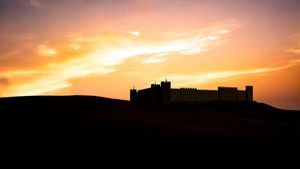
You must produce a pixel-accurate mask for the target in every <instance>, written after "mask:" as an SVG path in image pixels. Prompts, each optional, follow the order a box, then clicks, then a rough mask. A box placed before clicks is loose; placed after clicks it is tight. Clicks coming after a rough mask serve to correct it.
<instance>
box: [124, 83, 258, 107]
mask: <svg viewBox="0 0 300 169" xmlns="http://www.w3.org/2000/svg"><path fill="white" fill-rule="evenodd" d="M130 101H131V102H133V103H150V104H169V103H172V102H208V101H248V102H250V101H253V86H246V89H245V90H238V88H237V87H218V90H202V89H201V90H199V89H196V88H178V89H173V88H171V82H168V81H167V80H166V81H163V82H161V84H152V85H151V87H150V88H146V89H141V90H137V89H135V88H133V89H131V90H130Z"/></svg>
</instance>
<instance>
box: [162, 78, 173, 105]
mask: <svg viewBox="0 0 300 169" xmlns="http://www.w3.org/2000/svg"><path fill="white" fill-rule="evenodd" d="M160 86H161V89H162V103H163V104H168V103H170V102H171V82H168V81H167V80H166V81H164V82H161V84H160Z"/></svg>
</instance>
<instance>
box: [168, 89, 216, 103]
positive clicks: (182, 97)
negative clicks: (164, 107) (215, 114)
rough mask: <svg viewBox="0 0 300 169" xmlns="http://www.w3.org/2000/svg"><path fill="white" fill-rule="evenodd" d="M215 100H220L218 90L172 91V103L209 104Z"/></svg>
mask: <svg viewBox="0 0 300 169" xmlns="http://www.w3.org/2000/svg"><path fill="white" fill-rule="evenodd" d="M213 100H218V91H216V90H196V89H172V90H171V102H207V101H213Z"/></svg>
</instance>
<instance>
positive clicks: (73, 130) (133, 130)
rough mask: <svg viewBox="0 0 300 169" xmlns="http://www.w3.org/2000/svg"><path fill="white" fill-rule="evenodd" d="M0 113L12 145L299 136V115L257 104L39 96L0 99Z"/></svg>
mask: <svg viewBox="0 0 300 169" xmlns="http://www.w3.org/2000/svg"><path fill="white" fill-rule="evenodd" d="M0 114H1V125H2V129H3V130H4V131H3V132H4V135H5V136H6V137H4V138H7V139H8V140H10V141H12V140H13V141H16V140H31V141H32V140H39V141H45V140H46V141H51V142H61V141H67V142H70V141H78V142H79V141H80V142H82V141H83V142H85V143H87V142H89V143H97V144H100V143H109V144H111V143H113V144H128V143H130V144H144V143H151V144H153V143H154V144H155V143H166V144H170V143H171V144H176V143H193V144H200V143H287V142H289V143H290V142H295V143H296V142H298V141H299V139H298V137H299V136H300V111H288V110H280V109H276V108H273V107H271V106H269V105H266V104H262V103H257V102H251V103H247V102H235V103H233V102H209V103H202V104H188V103H180V104H171V105H156V106H153V105H135V104H131V103H130V102H128V101H122V100H113V99H107V98H101V97H91V96H35V97H14V98H1V99H0Z"/></svg>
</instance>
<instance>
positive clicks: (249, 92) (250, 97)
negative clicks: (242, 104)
mask: <svg viewBox="0 0 300 169" xmlns="http://www.w3.org/2000/svg"><path fill="white" fill-rule="evenodd" d="M246 101H248V102H252V101H253V86H246Z"/></svg>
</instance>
